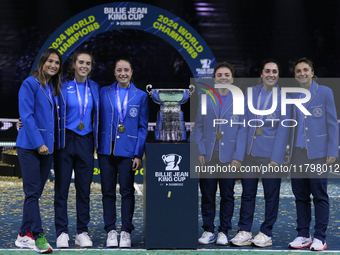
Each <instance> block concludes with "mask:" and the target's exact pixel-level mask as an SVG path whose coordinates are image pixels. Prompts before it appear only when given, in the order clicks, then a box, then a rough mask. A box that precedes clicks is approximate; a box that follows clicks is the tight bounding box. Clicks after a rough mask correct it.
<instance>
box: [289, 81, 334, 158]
mask: <svg viewBox="0 0 340 255" xmlns="http://www.w3.org/2000/svg"><path fill="white" fill-rule="evenodd" d="M310 91H311V99H310V100H309V102H308V104H307V106H306V108H307V110H308V111H309V112H310V113H311V114H312V115H310V116H304V123H303V124H304V128H303V130H304V135H305V140H306V145H307V155H308V158H310V159H316V158H323V157H326V156H332V157H336V158H337V157H338V156H339V149H338V147H339V123H338V119H337V113H336V108H335V103H334V95H333V91H332V90H331V89H330V88H328V87H326V86H322V85H319V84H317V83H316V82H315V81H313V83H312V85H311V87H310ZM291 97H292V98H298V97H299V94H298V93H292V94H291ZM297 111H300V110H299V109H296V107H294V110H293V117H294V119H295V120H297V114H300V112H297ZM295 132H296V128H293V132H292V134H293V135H292V136H291V139H290V152H291V153H290V155H292V152H293V147H294V142H295V141H294V139H295Z"/></svg>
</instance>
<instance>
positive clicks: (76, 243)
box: [74, 240, 93, 248]
mask: <svg viewBox="0 0 340 255" xmlns="http://www.w3.org/2000/svg"><path fill="white" fill-rule="evenodd" d="M74 244H75V245H79V246H80V247H82V248H87V247H92V246H93V244H89V245H84V246H81V245H80V243H79V242H78V241H77V240H75V241H74Z"/></svg>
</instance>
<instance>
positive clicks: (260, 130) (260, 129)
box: [255, 128, 263, 135]
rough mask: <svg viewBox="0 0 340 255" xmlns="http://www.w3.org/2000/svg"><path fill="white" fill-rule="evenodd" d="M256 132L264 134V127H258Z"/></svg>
mask: <svg viewBox="0 0 340 255" xmlns="http://www.w3.org/2000/svg"><path fill="white" fill-rule="evenodd" d="M255 132H256V134H257V135H262V134H263V129H262V128H257V129H256V131H255Z"/></svg>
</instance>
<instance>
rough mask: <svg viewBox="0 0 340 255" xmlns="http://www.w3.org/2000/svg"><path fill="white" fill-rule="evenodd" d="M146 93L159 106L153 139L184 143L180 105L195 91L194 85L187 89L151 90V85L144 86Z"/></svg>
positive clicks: (184, 134)
mask: <svg viewBox="0 0 340 255" xmlns="http://www.w3.org/2000/svg"><path fill="white" fill-rule="evenodd" d="M146 91H147V92H148V93H149V95H150V96H151V97H152V99H153V101H154V102H155V103H157V104H160V106H161V107H160V110H159V111H158V113H157V122H156V130H155V139H156V140H160V141H169V142H170V141H185V140H186V139H187V133H186V128H185V122H184V117H183V112H182V111H181V104H184V103H185V102H186V101H188V99H189V97H190V96H191V95H192V93H193V92H194V91H195V86H194V85H189V89H152V85H150V84H149V85H147V86H146Z"/></svg>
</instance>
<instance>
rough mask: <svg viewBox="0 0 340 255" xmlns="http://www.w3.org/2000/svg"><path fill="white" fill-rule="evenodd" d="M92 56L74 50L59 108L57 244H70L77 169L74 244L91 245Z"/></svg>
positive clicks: (95, 109)
mask: <svg viewBox="0 0 340 255" xmlns="http://www.w3.org/2000/svg"><path fill="white" fill-rule="evenodd" d="M93 61H94V60H93V57H92V55H91V54H90V53H88V52H77V53H74V55H73V59H72V66H71V68H70V69H69V70H68V75H67V76H66V78H65V80H64V81H63V82H62V85H61V93H60V95H59V98H58V99H59V104H60V107H59V109H58V112H59V115H60V127H58V128H59V132H57V139H56V140H57V148H58V149H57V150H56V151H55V158H54V170H55V197H54V207H55V228H56V236H57V241H56V246H57V247H58V248H67V247H69V243H68V240H69V236H68V228H67V226H68V218H67V198H68V192H69V187H70V182H71V176H72V170H73V169H74V172H75V179H74V183H75V188H76V208H77V234H76V237H75V244H76V245H80V246H81V247H91V246H92V241H91V238H90V237H89V235H88V227H87V225H88V223H89V221H90V186H91V182H92V176H93V168H94V148H95V147H97V134H98V115H99V114H98V113H99V85H98V84H97V83H96V82H94V81H92V80H91V79H89V74H90V72H91V69H92V67H93Z"/></svg>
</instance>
